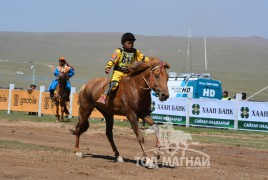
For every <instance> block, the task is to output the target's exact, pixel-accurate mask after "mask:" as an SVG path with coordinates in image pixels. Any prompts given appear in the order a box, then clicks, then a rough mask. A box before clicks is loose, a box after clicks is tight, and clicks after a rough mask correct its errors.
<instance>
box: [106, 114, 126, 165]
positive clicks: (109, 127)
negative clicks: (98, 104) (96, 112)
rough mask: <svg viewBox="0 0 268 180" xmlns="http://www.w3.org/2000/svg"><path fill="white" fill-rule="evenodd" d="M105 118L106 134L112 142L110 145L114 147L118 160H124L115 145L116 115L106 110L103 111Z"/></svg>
mask: <svg viewBox="0 0 268 180" xmlns="http://www.w3.org/2000/svg"><path fill="white" fill-rule="evenodd" d="M101 113H102V114H103V116H104V118H105V122H106V136H107V138H108V140H109V142H110V145H111V147H112V149H113V152H114V155H115V158H116V161H117V162H124V160H123V158H122V157H121V156H120V155H119V152H118V150H117V148H116V146H115V143H114V139H113V125H114V117H113V115H110V114H107V113H105V112H101Z"/></svg>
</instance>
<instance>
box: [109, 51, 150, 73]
mask: <svg viewBox="0 0 268 180" xmlns="http://www.w3.org/2000/svg"><path fill="white" fill-rule="evenodd" d="M135 61H143V62H148V61H149V58H148V57H145V56H144V55H143V54H142V53H141V52H140V51H139V50H136V49H133V51H132V52H126V51H124V50H123V49H119V48H118V49H116V50H115V51H114V53H113V55H112V56H111V58H110V60H109V61H108V62H107V65H106V68H107V67H109V68H112V67H113V66H115V67H114V70H118V71H124V70H126V69H127V67H128V66H129V65H130V64H132V63H134V62H135Z"/></svg>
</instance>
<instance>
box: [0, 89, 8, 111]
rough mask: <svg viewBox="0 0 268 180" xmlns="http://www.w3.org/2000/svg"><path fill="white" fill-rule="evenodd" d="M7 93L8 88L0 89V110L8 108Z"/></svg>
mask: <svg viewBox="0 0 268 180" xmlns="http://www.w3.org/2000/svg"><path fill="white" fill-rule="evenodd" d="M8 95H9V90H8V89H3V90H0V110H7V109H8Z"/></svg>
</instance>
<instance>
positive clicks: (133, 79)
mask: <svg viewBox="0 0 268 180" xmlns="http://www.w3.org/2000/svg"><path fill="white" fill-rule="evenodd" d="M169 67H170V66H169V64H167V63H166V62H162V61H160V60H159V59H156V58H153V57H150V61H149V62H147V63H144V62H135V63H134V64H133V65H131V66H130V67H129V71H130V73H129V74H128V75H127V76H125V77H123V78H122V79H121V81H120V85H119V87H118V89H117V91H114V92H111V94H110V96H109V98H108V100H107V102H106V104H105V105H104V104H99V103H97V102H96V101H97V100H98V98H99V97H100V96H101V94H102V93H103V92H104V90H105V88H107V87H106V86H107V85H108V83H109V80H107V79H105V78H95V79H92V80H90V81H89V82H88V83H87V84H86V85H85V86H84V87H83V88H82V89H81V90H80V92H79V100H78V103H79V104H80V107H79V113H78V119H79V122H78V123H77V125H76V129H75V130H71V132H72V133H73V134H74V135H76V138H75V148H74V152H75V153H76V155H77V157H82V156H83V155H82V153H81V152H79V138H80V135H81V134H82V133H83V132H85V131H87V129H88V127H89V121H88V118H89V116H90V115H91V112H92V111H93V109H94V108H96V109H97V110H98V111H100V112H101V113H102V115H103V116H104V118H105V120H106V121H105V122H106V136H107V138H108V140H109V142H110V145H111V147H112V149H113V152H114V153H115V158H116V160H117V161H118V162H123V158H122V157H121V156H120V155H119V152H118V150H117V148H116V146H115V143H114V140H113V123H114V118H113V116H114V115H124V116H126V117H127V119H128V120H129V122H130V123H131V126H132V129H133V130H134V132H135V134H136V137H137V140H138V142H139V144H140V146H141V149H142V152H143V156H144V157H145V158H146V161H148V163H150V158H148V157H147V154H146V152H145V148H144V138H143V136H142V134H141V131H140V129H139V127H138V120H139V118H140V119H142V120H144V121H145V122H146V123H147V124H149V125H150V126H152V127H153V129H154V130H155V133H156V135H157V133H158V130H159V129H158V126H157V125H156V124H155V123H154V120H153V119H152V118H151V117H150V113H151V108H150V107H151V94H150V92H151V90H153V91H154V92H155V93H156V94H157V95H158V97H159V100H160V101H165V100H167V99H168V97H169V92H168V87H167V81H168V74H167V71H166V69H168V68H169ZM156 137H158V136H156ZM157 144H158V138H157ZM148 163H147V162H146V164H148Z"/></svg>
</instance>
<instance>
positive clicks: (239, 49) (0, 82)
mask: <svg viewBox="0 0 268 180" xmlns="http://www.w3.org/2000/svg"><path fill="white" fill-rule="evenodd" d="M121 36H122V33H86V32H85V33H76V32H65V33H32V32H31V33H30V32H0V39H1V41H0V67H1V71H0V87H7V86H8V85H9V84H10V83H14V84H16V87H22V88H27V86H28V85H29V84H31V83H32V73H33V72H32V69H31V68H30V67H31V66H35V67H36V82H37V84H38V86H39V85H45V86H46V88H47V87H48V86H49V84H50V82H51V80H52V78H53V73H52V71H51V69H50V66H51V65H53V66H56V65H57V64H58V58H59V57H61V56H64V57H65V58H66V59H67V60H68V62H69V63H70V64H71V65H73V66H74V67H75V71H76V75H75V76H74V77H73V78H72V79H71V83H72V86H75V87H76V88H77V89H79V88H80V87H81V86H82V85H83V84H84V83H86V82H87V81H88V80H89V79H91V78H93V77H98V76H104V77H105V76H106V75H105V73H104V66H105V64H106V61H107V60H108V59H109V57H110V56H111V54H112V53H113V51H114V50H115V48H117V47H120V39H121ZM135 36H136V39H137V41H136V42H135V47H136V48H137V49H139V50H141V52H142V53H144V54H145V55H147V56H155V57H159V58H161V59H164V60H166V61H168V62H169V63H170V64H171V69H170V71H176V72H191V71H192V72H196V73H211V74H212V76H214V78H216V79H219V80H221V82H222V86H223V89H224V90H225V89H226V90H228V91H229V94H230V96H233V95H234V93H237V92H246V93H247V94H248V95H252V94H254V93H255V92H257V91H259V90H260V89H262V88H264V87H265V86H267V85H268V80H267V75H268V72H267V67H268V61H267V57H268V51H267V49H268V39H265V38H261V37H225V38H218V37H206V39H207V58H208V70H207V71H206V70H205V68H204V45H203V37H192V38H191V52H190V55H191V56H190V58H189V61H190V62H189V64H191V66H189V67H186V56H187V55H186V54H187V43H186V42H187V37H174V36H143V35H135ZM17 71H22V72H23V73H24V75H18V74H17V73H16V72H17ZM254 99H255V100H264V101H267V100H268V92H267V90H266V91H264V92H262V93H260V94H259V95H257V96H255V97H254Z"/></svg>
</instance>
